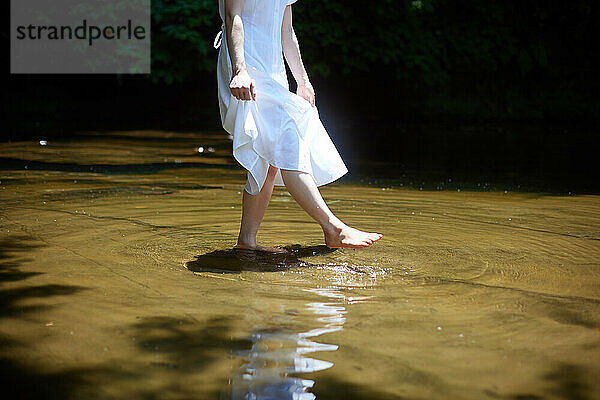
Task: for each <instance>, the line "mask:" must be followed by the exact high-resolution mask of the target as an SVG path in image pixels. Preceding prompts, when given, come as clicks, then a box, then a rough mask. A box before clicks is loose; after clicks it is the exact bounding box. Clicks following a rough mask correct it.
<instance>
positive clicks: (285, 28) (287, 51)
mask: <svg viewBox="0 0 600 400" xmlns="http://www.w3.org/2000/svg"><path fill="white" fill-rule="evenodd" d="M291 8H292V7H291V6H287V8H286V10H285V13H284V15H283V25H282V29H281V45H282V47H283V55H284V56H285V60H286V61H287V63H288V65H289V67H290V70H291V71H292V75H294V79H296V82H297V83H298V85H309V84H310V81H309V79H308V74H307V73H306V69H305V68H304V63H303V62H302V56H301V54H300V45H299V44H298V38H297V37H296V32H294V28H293V26H292V11H291Z"/></svg>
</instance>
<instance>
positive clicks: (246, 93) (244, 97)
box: [242, 89, 250, 100]
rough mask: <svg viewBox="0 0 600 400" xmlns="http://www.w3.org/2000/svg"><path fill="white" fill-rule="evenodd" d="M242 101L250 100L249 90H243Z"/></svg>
mask: <svg viewBox="0 0 600 400" xmlns="http://www.w3.org/2000/svg"><path fill="white" fill-rule="evenodd" d="M242 100H250V93H249V91H248V89H244V90H242Z"/></svg>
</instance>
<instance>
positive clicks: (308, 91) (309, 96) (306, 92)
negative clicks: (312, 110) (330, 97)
mask: <svg viewBox="0 0 600 400" xmlns="http://www.w3.org/2000/svg"><path fill="white" fill-rule="evenodd" d="M296 94H297V95H298V96H300V97H302V98H303V99H304V100H306V101H308V102H309V103H310V105H311V106H313V107H314V106H315V90H314V89H313V87H312V85H311V84H310V82H308V83H304V84H301V85H300V84H299V85H298V89H296Z"/></svg>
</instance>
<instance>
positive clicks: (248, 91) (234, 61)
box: [224, 0, 256, 100]
mask: <svg viewBox="0 0 600 400" xmlns="http://www.w3.org/2000/svg"><path fill="white" fill-rule="evenodd" d="M224 5H225V36H226V40H227V49H228V50H229V58H230V60H231V69H232V73H233V78H232V79H231V82H230V83H229V89H230V90H231V94H232V95H233V96H234V97H235V98H236V99H238V100H256V88H255V87H254V80H252V78H250V76H249V75H248V72H247V71H246V62H245V60H244V25H243V23H242V10H243V9H244V0H225V4H224Z"/></svg>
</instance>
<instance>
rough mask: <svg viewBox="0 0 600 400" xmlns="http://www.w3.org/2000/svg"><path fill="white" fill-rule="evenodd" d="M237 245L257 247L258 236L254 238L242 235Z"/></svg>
mask: <svg viewBox="0 0 600 400" xmlns="http://www.w3.org/2000/svg"><path fill="white" fill-rule="evenodd" d="M236 245H242V246H251V247H254V246H256V236H254V237H252V236H242V235H240V236H238V238H237V243H236Z"/></svg>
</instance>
